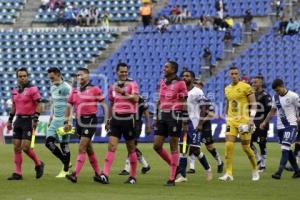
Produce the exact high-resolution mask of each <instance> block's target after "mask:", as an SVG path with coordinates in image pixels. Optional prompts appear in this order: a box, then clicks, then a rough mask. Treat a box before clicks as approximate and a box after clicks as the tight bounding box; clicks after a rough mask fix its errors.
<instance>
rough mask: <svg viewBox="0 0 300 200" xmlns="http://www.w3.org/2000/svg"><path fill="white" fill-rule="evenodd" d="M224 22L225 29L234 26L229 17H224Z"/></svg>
mask: <svg viewBox="0 0 300 200" xmlns="http://www.w3.org/2000/svg"><path fill="white" fill-rule="evenodd" d="M224 22H225V23H226V25H227V28H232V27H233V25H234V21H233V18H232V17H230V16H229V15H226V16H225V18H224Z"/></svg>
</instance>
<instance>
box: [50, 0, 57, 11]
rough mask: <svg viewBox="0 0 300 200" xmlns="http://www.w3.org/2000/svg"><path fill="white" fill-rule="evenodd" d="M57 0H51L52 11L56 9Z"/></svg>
mask: <svg viewBox="0 0 300 200" xmlns="http://www.w3.org/2000/svg"><path fill="white" fill-rule="evenodd" d="M55 2H56V0H50V4H49V7H50V9H51V11H54V8H55Z"/></svg>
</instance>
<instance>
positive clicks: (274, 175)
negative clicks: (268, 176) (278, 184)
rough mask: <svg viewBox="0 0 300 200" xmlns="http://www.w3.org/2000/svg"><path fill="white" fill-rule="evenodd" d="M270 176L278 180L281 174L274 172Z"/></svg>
mask: <svg viewBox="0 0 300 200" xmlns="http://www.w3.org/2000/svg"><path fill="white" fill-rule="evenodd" d="M272 178H273V179H277V180H279V179H281V175H280V174H277V173H275V174H272Z"/></svg>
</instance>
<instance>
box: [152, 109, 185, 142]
mask: <svg viewBox="0 0 300 200" xmlns="http://www.w3.org/2000/svg"><path fill="white" fill-rule="evenodd" d="M181 133H182V113H181V112H175V113H173V112H162V113H161V119H159V120H158V121H157V130H155V135H160V136H164V137H168V136H170V137H180V136H181Z"/></svg>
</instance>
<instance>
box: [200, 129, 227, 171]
mask: <svg viewBox="0 0 300 200" xmlns="http://www.w3.org/2000/svg"><path fill="white" fill-rule="evenodd" d="M201 141H202V142H203V143H204V144H205V146H206V149H207V150H208V151H209V153H210V154H211V155H212V156H213V157H214V159H215V160H216V162H217V165H218V170H217V172H218V173H223V168H224V163H223V161H222V159H221V156H220V154H219V152H218V151H217V149H216V148H215V147H214V140H213V137H212V131H211V130H204V131H203V132H202V134H201Z"/></svg>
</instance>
